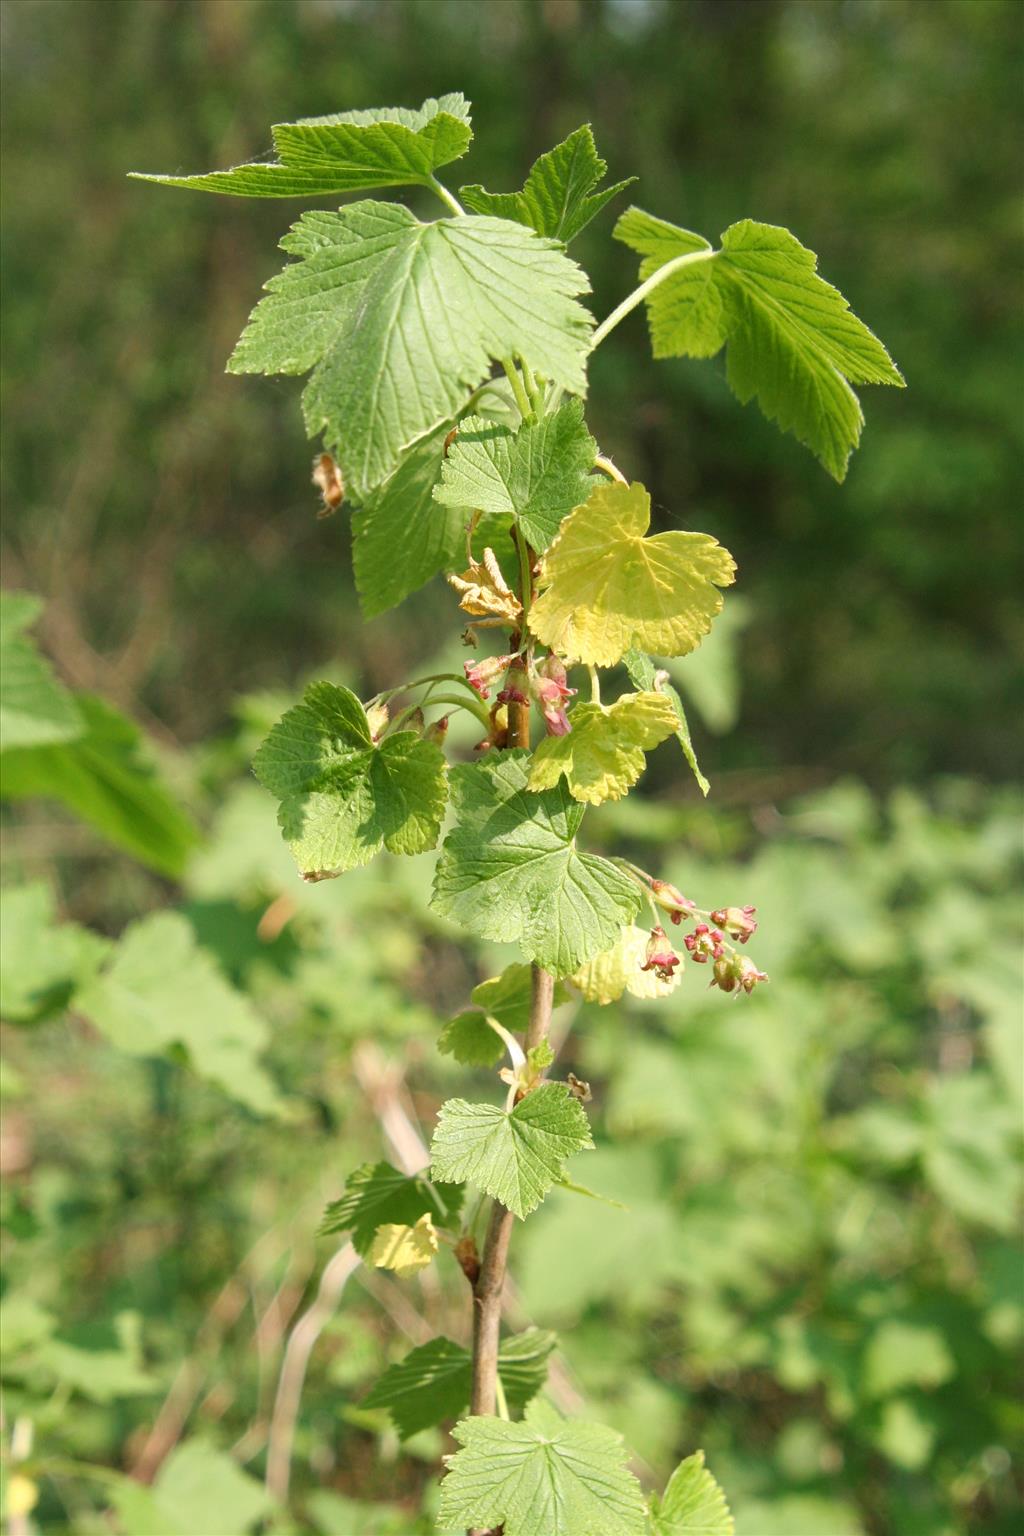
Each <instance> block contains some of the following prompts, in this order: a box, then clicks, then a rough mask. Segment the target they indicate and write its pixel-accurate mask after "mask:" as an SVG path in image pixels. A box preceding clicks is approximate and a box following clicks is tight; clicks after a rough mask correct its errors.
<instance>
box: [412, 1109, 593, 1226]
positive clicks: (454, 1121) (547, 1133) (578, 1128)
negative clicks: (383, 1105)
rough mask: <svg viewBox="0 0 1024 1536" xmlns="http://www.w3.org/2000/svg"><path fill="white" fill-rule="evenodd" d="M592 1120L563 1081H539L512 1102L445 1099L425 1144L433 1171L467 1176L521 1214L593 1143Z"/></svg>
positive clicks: (444, 1176)
mask: <svg viewBox="0 0 1024 1536" xmlns="http://www.w3.org/2000/svg"><path fill="white" fill-rule="evenodd" d="M593 1145H594V1142H593V1139H592V1137H591V1134H590V1124H589V1122H588V1120H587V1117H586V1114H585V1113H584V1111H583V1109H582V1107H581V1105H580V1104H579V1102H578V1101H577V1100H576V1099H575V1098H573V1096H572V1094H571V1093H570V1092H569V1090H568V1088H566V1086H565V1084H564V1083H542V1084H541V1085H540V1087H539V1088H535V1089H534V1090H533V1092H532V1093H528V1094H527V1095H526V1097H525V1098H524V1099H520V1101H519V1103H518V1104H516V1105H515V1106H514V1107H513V1108H512V1109H511V1110H505V1109H502V1108H501V1107H500V1106H499V1105H497V1104H469V1103H467V1101H466V1100H465V1099H449V1100H448V1101H447V1102H446V1103H444V1104H442V1105H441V1111H440V1114H439V1115H438V1119H437V1126H436V1128H435V1130H434V1137H433V1140H432V1142H431V1144H430V1159H431V1166H430V1172H431V1177H432V1178H434V1179H436V1180H437V1181H438V1182H439V1183H441V1184H446V1183H449V1182H458V1183H462V1182H464V1181H467V1180H468V1182H469V1183H471V1184H475V1185H476V1187H477V1188H478V1189H482V1190H483V1191H484V1192H485V1193H486V1194H488V1195H492V1196H493V1197H494V1199H495V1200H500V1201H501V1203H502V1205H504V1206H507V1207H508V1209H509V1210H510V1211H513V1212H514V1213H515V1214H516V1215H517V1216H518V1217H520V1218H524V1217H526V1216H528V1215H529V1214H530V1212H531V1211H533V1210H536V1208H537V1206H538V1205H539V1204H540V1203H541V1201H542V1200H543V1198H544V1196H545V1195H546V1194H547V1192H548V1190H549V1189H550V1188H551V1186H552V1185H553V1184H556V1183H557V1182H558V1180H559V1177H560V1175H561V1172H562V1168H563V1166H564V1164H565V1160H566V1158H568V1157H572V1155H573V1154H574V1153H576V1152H582V1151H585V1150H586V1149H587V1148H591V1147H593Z"/></svg>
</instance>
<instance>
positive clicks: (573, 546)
mask: <svg viewBox="0 0 1024 1536" xmlns="http://www.w3.org/2000/svg"><path fill="white" fill-rule="evenodd" d="M650 522H651V498H650V496H649V495H648V493H647V491H646V490H645V489H644V487H643V486H642V485H640V484H639V482H637V481H634V482H633V484H632V485H622V484H620V483H619V482H618V481H613V482H608V483H604V484H600V485H597V486H595V488H594V490H593V491H592V492H591V494H590V497H589V499H588V500H587V501H586V502H585V503H584V504H583V505H582V506H580V507H577V508H576V510H575V511H574V512H573V513H572V514H571V515H570V516H569V517H567V518H566V520H565V522H564V523H563V524H562V530H561V532H560V534H559V536H558V538H557V539H556V541H555V543H554V544H553V545H552V546H551V548H550V549H549V550H548V552H547V554H546V555H545V557H544V562H543V565H542V568H541V575H540V585H541V586H542V587H543V588H544V589H545V590H544V591H543V592H542V593H541V595H540V597H539V598H537V600H536V602H534V604H533V606H532V607H531V609H530V615H529V623H530V628H531V630H532V631H533V633H534V634H535V635H536V636H537V638H538V640H541V641H543V643H544V644H545V645H547V646H550V647H551V649H552V650H556V651H558V652H560V653H561V654H562V655H563V656H575V657H576V658H577V659H578V660H579V661H582V662H586V663H587V664H588V665H594V666H603V667H608V666H612V665H613V664H614V663H615V662H617V661H619V660H621V658H622V657H623V655H624V654H625V653H626V651H627V650H629V649H630V648H631V647H634V646H638V647H640V648H641V649H643V650H648V651H655V652H657V653H659V654H661V655H664V656H683V655H685V654H686V652H687V651H692V650H693V649H694V648H695V647H696V646H698V645H699V644H700V642H701V640H702V638H703V637H704V635H706V634H707V632H708V630H709V629H710V628H711V621H712V619H713V618H714V616H715V614H716V613H718V612H719V611H720V610H721V607H722V596H721V593H720V592H719V591H718V588H719V587H724V586H728V585H729V584H730V583H731V582H732V581H733V579H734V576H735V571H736V566H735V563H734V561H733V558H732V556H731V555H730V554H729V552H728V550H726V549H723V548H722V546H721V545H720V544H719V543H718V540H717V539H713V538H711V536H710V535H709V534H706V533H683V532H681V531H679V530H672V531H671V532H669V533H658V534H654V535H653V536H651V537H650V538H647V537H645V535H646V533H647V529H648V528H649V527H650Z"/></svg>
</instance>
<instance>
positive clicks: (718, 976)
mask: <svg viewBox="0 0 1024 1536" xmlns="http://www.w3.org/2000/svg"><path fill="white" fill-rule="evenodd" d="M711 985H712V986H713V987H721V989H722V991H723V992H735V990H736V988H737V987H738V985H739V977H738V976H737V975H736V972H735V969H734V967H733V962H732V961H731V960H728V959H726V957H725V956H724V955H722V956H720V957H719V959H717V960H716V961H715V964H714V975H713V976H712V978H711Z"/></svg>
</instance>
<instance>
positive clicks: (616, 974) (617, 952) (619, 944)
mask: <svg viewBox="0 0 1024 1536" xmlns="http://www.w3.org/2000/svg"><path fill="white" fill-rule="evenodd" d="M649 937H650V933H649V931H648V930H647V929H645V928H637V927H636V926H635V925H633V924H631V925H630V926H629V927H628V928H623V930H622V932H621V934H620V935H619V937H618V939H617V940H616V942H615V943H614V944H613V945H612V946H611V948H610V949H606V950H605V951H604V952H603V953H602V954H600V955H595V956H594V958H593V960H588V961H587V963H586V965H581V966H580V968H579V970H578V971H577V972H576V973H575V975H573V976H570V977H569V980H570V981H571V982H572V984H573V986H574V987H578V988H579V990H580V991H581V992H582V993H583V996H584V997H585V998H586V1000H587V1002H588V1003H615V1002H618V1000H619V998H620V997H621V996H622V994H623V992H628V993H629V994H630V995H631V996H632V997H639V998H645V999H646V998H654V997H665V996H666V995H667V994H668V993H669V992H674V991H675V989H676V987H678V985H679V983H680V982H681V981H682V979H683V967H682V964H681V963H680V965H679V966H677V967H676V968H675V969H674V970H673V971H672V973H671V975H670V976H669V977H668V978H667V979H666V980H662V978H661V977H660V976H659V975H658V972H657V971H656V970H654V969H652V970H649V971H645V970H644V969H643V966H644V962H645V961H646V959H647V941H648V939H649Z"/></svg>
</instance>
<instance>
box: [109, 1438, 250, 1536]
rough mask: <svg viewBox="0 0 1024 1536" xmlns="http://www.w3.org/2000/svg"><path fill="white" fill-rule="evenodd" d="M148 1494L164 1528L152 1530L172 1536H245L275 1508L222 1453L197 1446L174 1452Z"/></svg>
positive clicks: (192, 1444) (189, 1444)
mask: <svg viewBox="0 0 1024 1536" xmlns="http://www.w3.org/2000/svg"><path fill="white" fill-rule="evenodd" d="M153 1492H154V1494H155V1497H156V1502H157V1505H158V1506H159V1512H160V1514H161V1515H162V1517H163V1520H164V1522H165V1523H164V1524H163V1525H162V1526H158V1527H157V1530H158V1531H159V1532H161V1533H162V1532H166V1531H174V1533H175V1536H209V1533H210V1532H212V1531H216V1532H217V1536H245V1533H246V1532H248V1531H251V1530H252V1528H253V1526H254V1525H255V1523H256V1521H257V1520H260V1519H261V1518H262V1517H264V1516H268V1515H270V1514H271V1513H272V1511H273V1506H274V1501H273V1499H272V1498H271V1496H270V1494H268V1493H267V1491H266V1489H265V1488H264V1486H263V1484H262V1483H261V1482H259V1481H257V1479H256V1478H255V1477H252V1476H251V1475H250V1474H249V1473H248V1472H245V1471H243V1470H242V1468H241V1467H240V1466H239V1465H238V1463H237V1462H236V1461H235V1460H234V1458H233V1457H231V1456H229V1455H228V1454H227V1452H226V1451H219V1450H217V1449H216V1448H215V1447H214V1446H212V1445H207V1444H205V1443H204V1442H203V1441H201V1440H186V1441H185V1443H184V1444H183V1445H179V1446H176V1447H175V1449H174V1450H173V1451H172V1452H171V1454H170V1455H169V1456H168V1457H167V1460H166V1461H165V1462H164V1463H163V1465H162V1466H161V1468H160V1471H159V1472H158V1473H157V1476H156V1481H155V1483H154V1485H153ZM126 1529H127V1527H126ZM132 1529H134V1528H132Z"/></svg>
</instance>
